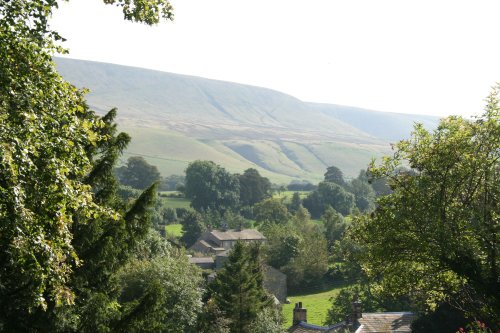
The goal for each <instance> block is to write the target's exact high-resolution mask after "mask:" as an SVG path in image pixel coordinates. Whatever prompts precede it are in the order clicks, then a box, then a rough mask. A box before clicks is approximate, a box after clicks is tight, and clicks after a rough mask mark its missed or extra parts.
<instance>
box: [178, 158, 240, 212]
mask: <svg viewBox="0 0 500 333" xmlns="http://www.w3.org/2000/svg"><path fill="white" fill-rule="evenodd" d="M185 194H186V197H187V198H189V199H191V206H192V207H193V208H194V209H196V210H198V211H206V210H208V209H212V210H215V211H217V212H218V213H220V214H223V213H224V212H225V211H226V210H228V209H233V208H236V207H237V206H238V204H239V197H240V185H239V181H238V178H237V177H236V176H235V175H232V174H231V173H229V172H228V171H226V169H224V168H223V167H221V166H219V165H217V164H215V163H214V162H212V161H194V162H192V163H190V164H189V165H188V167H187V169H186V184H185Z"/></svg>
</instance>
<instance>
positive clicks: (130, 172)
mask: <svg viewBox="0 0 500 333" xmlns="http://www.w3.org/2000/svg"><path fill="white" fill-rule="evenodd" d="M116 174H117V176H118V179H120V183H122V184H123V185H126V186H131V187H133V188H136V189H139V190H142V189H145V188H146V187H148V186H150V185H151V184H152V183H154V182H156V181H159V180H160V178H161V176H160V172H159V171H158V169H157V168H156V166H154V165H151V164H149V163H148V162H146V160H145V159H144V157H141V156H132V157H129V158H128V160H127V164H126V165H125V166H122V167H120V168H118V169H116Z"/></svg>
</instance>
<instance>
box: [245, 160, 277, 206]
mask: <svg viewBox="0 0 500 333" xmlns="http://www.w3.org/2000/svg"><path fill="white" fill-rule="evenodd" d="M238 179H239V180H240V202H241V204H242V205H243V206H253V205H254V204H256V203H257V202H260V201H262V200H264V199H265V198H268V197H270V196H271V182H270V181H269V179H267V178H266V177H262V176H261V175H260V174H259V172H258V171H257V170H255V169H252V168H250V169H247V170H245V172H243V174H242V175H239V176H238Z"/></svg>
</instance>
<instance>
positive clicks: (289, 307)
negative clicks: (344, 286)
mask: <svg viewBox="0 0 500 333" xmlns="http://www.w3.org/2000/svg"><path fill="white" fill-rule="evenodd" d="M340 290H341V287H334V288H332V289H330V290H326V291H322V292H315V293H309V294H303V295H296V296H289V297H288V299H290V304H284V305H283V315H284V317H285V325H284V326H285V327H290V326H291V325H292V318H293V307H294V306H295V303H297V302H302V306H303V307H305V308H307V322H308V323H311V324H315V325H323V323H324V321H325V319H326V314H327V313H328V309H330V307H331V301H330V299H331V298H332V297H333V296H334V295H336V294H337V293H338V292H339V291H340Z"/></svg>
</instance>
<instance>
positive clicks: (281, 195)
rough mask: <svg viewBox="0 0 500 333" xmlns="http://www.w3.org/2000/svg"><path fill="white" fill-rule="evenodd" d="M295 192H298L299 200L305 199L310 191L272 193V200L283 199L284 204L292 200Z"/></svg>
mask: <svg viewBox="0 0 500 333" xmlns="http://www.w3.org/2000/svg"><path fill="white" fill-rule="evenodd" d="M295 192H299V196H300V198H301V199H304V198H305V197H307V196H308V195H309V193H310V191H283V192H274V194H273V198H277V199H282V198H283V199H284V200H285V202H286V203H287V202H290V200H291V199H292V196H293V194H294V193H295Z"/></svg>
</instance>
